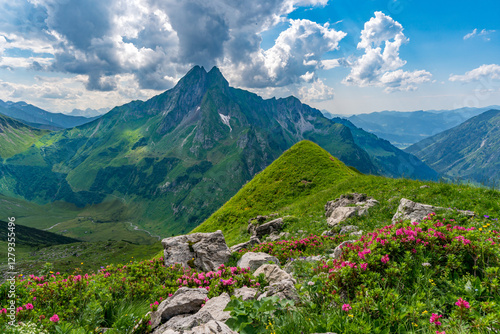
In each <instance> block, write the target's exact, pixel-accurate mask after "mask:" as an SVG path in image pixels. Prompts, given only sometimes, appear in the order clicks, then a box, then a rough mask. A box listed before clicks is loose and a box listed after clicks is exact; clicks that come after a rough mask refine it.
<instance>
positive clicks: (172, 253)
mask: <svg viewBox="0 0 500 334" xmlns="http://www.w3.org/2000/svg"><path fill="white" fill-rule="evenodd" d="M162 244H163V248H164V255H165V266H170V265H173V264H176V263H180V264H182V265H183V266H184V267H187V266H189V267H191V268H193V267H194V268H196V269H199V270H203V271H211V270H216V269H217V268H218V267H219V266H220V265H221V264H223V263H224V262H226V261H227V260H228V259H229V257H230V256H231V252H230V250H229V248H228V247H227V245H226V240H225V239H224V235H223V234H222V231H217V232H213V233H193V234H188V235H180V236H177V237H172V238H166V239H163V240H162Z"/></svg>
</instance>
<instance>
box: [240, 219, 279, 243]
mask: <svg viewBox="0 0 500 334" xmlns="http://www.w3.org/2000/svg"><path fill="white" fill-rule="evenodd" d="M282 227H283V218H278V219H274V220H271V221H270V222H267V223H264V224H262V225H254V224H253V223H252V222H250V223H249V224H248V227H247V230H248V232H249V233H250V235H252V236H255V237H257V238H259V239H260V238H262V237H263V236H264V235H268V234H271V233H273V232H277V231H280V230H281V228H282Z"/></svg>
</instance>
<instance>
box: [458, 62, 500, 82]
mask: <svg viewBox="0 0 500 334" xmlns="http://www.w3.org/2000/svg"><path fill="white" fill-rule="evenodd" d="M449 80H450V81H458V82H473V81H481V80H490V81H491V80H500V65H496V64H490V65H481V66H479V67H478V68H475V69H473V70H471V71H469V72H466V73H465V74H464V75H453V74H452V75H450V79H449Z"/></svg>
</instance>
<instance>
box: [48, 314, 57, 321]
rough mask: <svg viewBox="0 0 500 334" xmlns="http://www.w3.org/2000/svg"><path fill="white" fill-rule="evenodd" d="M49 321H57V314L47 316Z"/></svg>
mask: <svg viewBox="0 0 500 334" xmlns="http://www.w3.org/2000/svg"><path fill="white" fill-rule="evenodd" d="M49 320H50V321H52V322H58V321H59V316H58V315H57V314H54V315H53V316H51V317H50V318H49Z"/></svg>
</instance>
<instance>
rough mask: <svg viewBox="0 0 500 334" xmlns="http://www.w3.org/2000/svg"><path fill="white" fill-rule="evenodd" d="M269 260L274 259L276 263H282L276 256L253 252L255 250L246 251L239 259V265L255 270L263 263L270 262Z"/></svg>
mask: <svg viewBox="0 0 500 334" xmlns="http://www.w3.org/2000/svg"><path fill="white" fill-rule="evenodd" d="M269 261H272V262H274V263H276V264H280V261H279V260H278V259H277V258H276V257H274V256H271V255H269V254H267V253H262V252H259V253H253V252H248V253H245V254H244V255H243V256H242V257H241V259H240V260H239V261H238V267H240V268H247V267H248V268H250V270H252V271H254V270H255V269H257V268H259V267H260V266H261V265H263V264H266V263H268V262H269Z"/></svg>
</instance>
